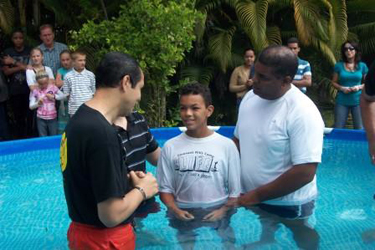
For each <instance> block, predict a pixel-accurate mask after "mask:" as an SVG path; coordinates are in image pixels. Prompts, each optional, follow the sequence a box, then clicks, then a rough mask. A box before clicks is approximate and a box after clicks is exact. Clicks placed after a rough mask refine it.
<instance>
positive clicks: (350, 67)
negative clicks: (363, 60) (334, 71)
mask: <svg viewBox="0 0 375 250" xmlns="http://www.w3.org/2000/svg"><path fill="white" fill-rule="evenodd" d="M345 67H346V69H347V70H348V71H350V72H354V71H355V64H354V63H345Z"/></svg>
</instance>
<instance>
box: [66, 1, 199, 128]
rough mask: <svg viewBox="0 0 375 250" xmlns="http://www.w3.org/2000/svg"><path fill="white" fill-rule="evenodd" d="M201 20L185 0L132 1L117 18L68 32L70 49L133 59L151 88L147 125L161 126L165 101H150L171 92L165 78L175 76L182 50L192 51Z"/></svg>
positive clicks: (122, 9) (183, 51) (163, 118)
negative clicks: (70, 40)
mask: <svg viewBox="0 0 375 250" xmlns="http://www.w3.org/2000/svg"><path fill="white" fill-rule="evenodd" d="M202 17H203V15H201V14H199V13H198V12H197V11H196V10H194V9H193V8H192V3H191V1H189V0H180V1H161V0H151V1H150V0H134V1H130V2H129V3H128V4H126V5H121V7H120V12H119V16H118V17H116V18H112V19H111V20H108V21H107V20H104V21H102V22H100V23H95V22H94V21H89V22H87V23H86V24H84V25H83V27H82V29H80V30H79V31H74V32H72V38H73V39H74V45H73V48H74V47H75V48H77V47H87V46H90V47H92V48H96V49H97V51H96V53H95V56H96V60H99V59H100V58H101V57H102V55H103V54H105V53H107V52H109V51H121V52H125V53H128V54H130V55H132V56H133V57H135V58H136V59H137V60H138V62H139V63H140V66H141V68H142V69H143V71H144V73H145V75H146V79H148V80H147V83H148V84H150V85H151V87H150V88H149V91H150V92H149V94H150V95H151V96H150V98H149V99H148V105H149V110H150V111H153V114H151V117H152V119H151V122H150V123H151V124H152V125H156V126H161V125H163V122H164V120H165V116H166V113H165V108H166V107H165V106H164V107H159V105H163V103H165V100H164V101H161V102H159V103H155V102H153V100H155V99H158V98H166V97H167V96H168V95H169V94H170V93H171V92H173V91H174V88H173V87H171V86H170V83H169V81H168V77H170V76H173V75H174V74H175V73H176V70H175V68H176V66H177V65H178V63H179V62H181V61H182V60H183V58H184V53H185V51H188V50H190V49H191V48H192V41H193V40H194V38H195V36H194V28H195V23H196V20H197V19H198V18H202ZM155 97H158V98H155ZM156 101H158V100H156ZM159 101H160V100H159ZM163 109H164V111H163ZM158 110H160V111H158ZM155 112H156V113H155Z"/></svg>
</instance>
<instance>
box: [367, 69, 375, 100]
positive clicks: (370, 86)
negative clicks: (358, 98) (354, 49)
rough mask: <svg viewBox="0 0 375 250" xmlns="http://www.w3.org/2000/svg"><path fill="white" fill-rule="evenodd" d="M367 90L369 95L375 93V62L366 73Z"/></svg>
mask: <svg viewBox="0 0 375 250" xmlns="http://www.w3.org/2000/svg"><path fill="white" fill-rule="evenodd" d="M365 91H366V94H367V95H369V96H374V95H375V62H373V63H372V65H371V66H370V70H369V71H368V73H367V75H366V80H365Z"/></svg>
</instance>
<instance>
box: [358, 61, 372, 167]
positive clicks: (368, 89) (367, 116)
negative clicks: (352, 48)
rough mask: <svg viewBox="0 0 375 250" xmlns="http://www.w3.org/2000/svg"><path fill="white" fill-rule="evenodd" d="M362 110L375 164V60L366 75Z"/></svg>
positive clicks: (370, 150)
mask: <svg viewBox="0 0 375 250" xmlns="http://www.w3.org/2000/svg"><path fill="white" fill-rule="evenodd" d="M361 112H362V120H363V126H364V127H365V130H366V134H367V140H368V147H369V153H370V158H371V162H372V164H375V62H374V63H373V64H372V65H371V67H370V70H369V72H368V73H367V76H366V80H365V89H364V91H362V95H361Z"/></svg>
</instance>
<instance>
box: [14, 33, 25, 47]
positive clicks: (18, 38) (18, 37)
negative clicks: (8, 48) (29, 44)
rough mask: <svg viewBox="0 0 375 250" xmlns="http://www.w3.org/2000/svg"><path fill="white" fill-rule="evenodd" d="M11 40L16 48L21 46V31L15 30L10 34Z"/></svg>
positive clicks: (22, 40)
mask: <svg viewBox="0 0 375 250" xmlns="http://www.w3.org/2000/svg"><path fill="white" fill-rule="evenodd" d="M12 42H13V44H14V46H15V47H16V48H20V47H22V46H23V42H24V38H23V34H22V33H21V32H15V33H14V34H13V36H12Z"/></svg>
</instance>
